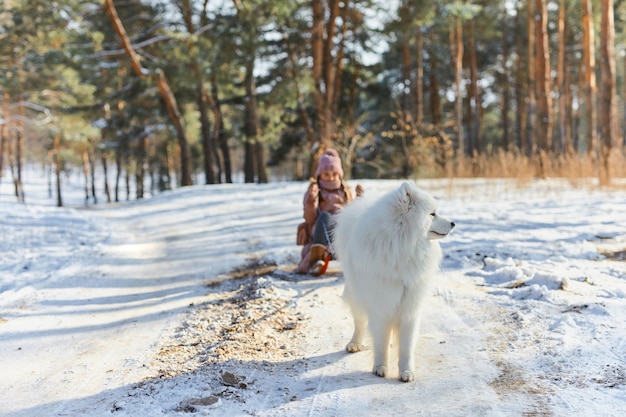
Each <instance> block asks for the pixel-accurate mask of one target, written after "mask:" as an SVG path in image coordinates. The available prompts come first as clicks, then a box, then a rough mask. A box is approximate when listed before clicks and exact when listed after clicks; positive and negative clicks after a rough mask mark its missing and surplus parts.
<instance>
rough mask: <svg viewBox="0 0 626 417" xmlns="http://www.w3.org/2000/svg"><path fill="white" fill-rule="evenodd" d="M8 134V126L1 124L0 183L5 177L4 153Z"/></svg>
mask: <svg viewBox="0 0 626 417" xmlns="http://www.w3.org/2000/svg"><path fill="white" fill-rule="evenodd" d="M6 132H7V125H6V124H4V123H3V124H0V182H2V176H3V175H4V151H5V147H6V141H5V137H6Z"/></svg>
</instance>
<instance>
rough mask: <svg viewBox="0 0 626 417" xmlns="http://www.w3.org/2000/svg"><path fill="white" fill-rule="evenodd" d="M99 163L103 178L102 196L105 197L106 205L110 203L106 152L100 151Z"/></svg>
mask: <svg viewBox="0 0 626 417" xmlns="http://www.w3.org/2000/svg"><path fill="white" fill-rule="evenodd" d="M100 161H101V163H102V175H103V176H104V178H103V179H102V180H103V181H104V195H106V197H107V203H110V202H111V190H110V189H109V175H108V172H109V166H108V163H107V156H106V152H105V151H104V150H102V152H101V153H100Z"/></svg>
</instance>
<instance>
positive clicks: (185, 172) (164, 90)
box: [104, 0, 192, 186]
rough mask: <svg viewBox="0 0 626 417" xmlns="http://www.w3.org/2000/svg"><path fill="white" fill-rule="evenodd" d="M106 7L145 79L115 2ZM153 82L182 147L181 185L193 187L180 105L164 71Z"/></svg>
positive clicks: (158, 72) (109, 2) (133, 61)
mask: <svg viewBox="0 0 626 417" xmlns="http://www.w3.org/2000/svg"><path fill="white" fill-rule="evenodd" d="M104 3H105V7H106V10H107V14H108V15H109V18H110V20H111V23H112V24H113V28H114V29H115V32H116V33H117V35H118V37H119V38H120V41H121V42H122V45H123V47H124V50H125V51H126V54H127V55H128V57H129V58H130V61H131V66H132V68H133V70H134V71H135V74H137V76H138V77H141V78H145V77H147V76H148V75H149V74H150V73H149V71H147V70H146V69H145V68H143V67H142V66H141V62H140V60H139V56H138V55H137V53H136V52H135V50H134V49H133V46H132V44H131V42H130V39H129V38H128V35H127V34H126V29H125V28H124V25H123V24H122V21H121V20H120V18H119V16H118V15H117V10H116V9H115V5H114V4H113V0H104ZM152 80H153V82H154V83H155V84H157V86H158V88H159V92H160V93H161V97H162V98H163V101H164V102H165V106H166V107H167V112H168V114H169V116H170V120H171V121H172V124H173V125H174V129H176V134H177V139H178V146H179V147H180V167H181V180H180V183H181V185H183V186H186V185H191V183H192V182H191V153H190V150H189V142H188V141H187V135H186V133H185V124H184V119H183V116H182V114H181V113H180V111H179V109H178V103H177V102H176V98H175V97H174V94H173V92H172V90H171V88H170V85H169V82H168V81H167V78H166V77H165V74H164V73H163V71H162V70H160V69H156V70H155V71H154V74H153V76H152Z"/></svg>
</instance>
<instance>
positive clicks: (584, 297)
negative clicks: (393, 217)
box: [0, 170, 626, 417]
mask: <svg viewBox="0 0 626 417" xmlns="http://www.w3.org/2000/svg"><path fill="white" fill-rule="evenodd" d="M9 178H10V177H9V176H7V175H5V176H4V177H3V178H2V183H0V218H2V221H1V223H0V370H1V373H2V377H1V378H0V415H2V416H12V417H13V416H15V417H17V416H83V415H89V416H105V415H107V416H108V415H116V416H133V417H148V416H150V417H153V416H178V415H180V416H183V415H194V414H195V415H211V416H240V415H255V416H322V417H326V416H336V415H368V416H387V415H429V416H444V415H445V416H477V417H478V416H521V415H555V416H566V415H567V416H569V415H580V416H583V415H594V416H595V415H598V416H621V415H623V413H624V411H623V410H624V409H626V330H624V323H625V322H626V263H625V262H624V260H623V259H624V257H623V251H624V250H626V222H625V221H624V219H625V217H624V213H626V191H624V188H623V187H622V188H619V187H617V188H615V189H600V188H598V187H596V186H593V185H592V184H586V183H581V184H576V185H575V186H574V185H572V184H570V183H569V182H567V181H564V180H557V179H548V180H536V181H528V182H524V183H522V182H519V181H514V180H485V179H468V180H454V181H449V180H419V181H418V186H420V187H421V188H424V189H425V190H427V191H429V192H430V193H432V194H433V195H434V196H435V197H436V198H437V199H438V201H439V202H440V213H441V214H442V215H444V216H446V217H448V218H451V219H453V220H454V221H455V223H456V224H457V227H456V228H455V230H454V231H453V232H452V234H451V235H450V236H448V237H447V238H446V239H444V240H442V241H441V244H442V248H443V252H444V260H443V262H442V267H441V273H440V277H439V278H438V279H439V281H438V285H437V288H436V290H435V292H434V293H433V295H432V297H431V298H430V299H429V301H428V302H429V306H428V309H427V311H426V313H425V316H424V319H423V324H422V330H421V335H420V339H419V342H418V352H417V358H418V361H417V362H418V367H417V369H416V381H415V382H413V383H408V384H405V383H401V382H399V381H398V380H397V379H395V377H393V378H386V379H383V378H379V377H376V376H374V375H373V374H372V373H371V367H372V352H371V348H367V349H366V350H365V351H363V352H360V353H356V354H348V353H346V352H345V350H344V347H345V344H346V343H347V342H348V340H349V338H350V336H351V332H352V322H351V317H350V314H349V311H348V309H347V307H346V306H345V305H344V303H343V302H342V300H341V292H342V287H343V282H342V277H341V273H340V269H341V265H340V263H338V262H332V263H331V269H332V272H331V273H330V274H329V275H327V276H325V277H321V278H313V277H310V276H296V275H294V274H292V273H291V272H290V269H291V268H293V267H294V266H295V264H296V263H297V261H298V259H299V251H300V248H299V247H297V246H295V234H296V233H295V232H296V226H297V224H298V223H299V222H300V221H301V216H302V207H301V199H302V194H303V193H304V190H305V189H306V184H305V183H301V182H276V183H271V184H266V185H253V184H234V185H216V186H192V187H186V188H182V189H178V190H175V191H171V192H167V193H163V194H159V195H156V196H154V197H152V198H150V199H146V200H142V201H131V202H124V203H119V204H109V205H107V204H101V205H98V206H89V207H85V206H84V205H83V199H82V195H81V187H80V181H78V180H77V179H72V178H68V179H67V181H66V183H65V187H66V190H67V195H66V196H64V200H65V203H66V204H67V205H69V206H72V208H56V207H54V203H55V200H54V198H49V197H48V194H47V185H46V183H45V182H46V181H45V175H44V174H42V173H40V172H39V173H38V172H37V171H36V170H32V171H27V172H26V173H25V178H24V183H25V184H24V190H25V193H26V201H27V204H20V203H17V202H14V201H15V199H14V198H13V197H12V196H11V187H10V184H9ZM352 183H353V185H355V184H356V182H352ZM399 183H400V182H399V181H372V180H369V181H361V184H362V185H363V186H364V187H365V189H366V192H368V193H373V194H376V193H382V192H384V191H386V190H389V189H391V188H392V187H396V186H397V185H399ZM620 259H621V260H620ZM368 346H371V343H369V344H368ZM393 372H396V373H397V369H395V370H394V371H393Z"/></svg>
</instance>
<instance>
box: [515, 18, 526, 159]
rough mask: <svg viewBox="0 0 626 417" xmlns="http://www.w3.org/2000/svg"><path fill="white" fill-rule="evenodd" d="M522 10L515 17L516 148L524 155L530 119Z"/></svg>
mask: <svg viewBox="0 0 626 417" xmlns="http://www.w3.org/2000/svg"><path fill="white" fill-rule="evenodd" d="M521 16H522V10H521V9H518V10H517V15H516V16H515V29H514V32H513V33H514V35H513V36H514V39H515V41H514V43H515V51H516V54H515V55H516V63H515V146H517V148H518V149H519V150H521V151H522V152H523V153H525V152H526V137H527V136H526V129H527V124H526V118H527V117H528V112H527V107H526V98H527V94H526V91H527V85H526V81H527V79H526V74H527V73H528V72H527V71H525V68H524V58H523V57H524V46H523V42H522V38H523V36H521V33H520V32H521V30H522V17H521Z"/></svg>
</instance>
